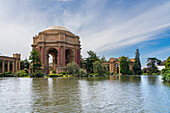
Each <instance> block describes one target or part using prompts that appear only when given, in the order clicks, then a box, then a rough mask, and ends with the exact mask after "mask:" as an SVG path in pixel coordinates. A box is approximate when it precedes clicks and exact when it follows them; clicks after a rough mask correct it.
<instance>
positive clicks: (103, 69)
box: [93, 61, 107, 75]
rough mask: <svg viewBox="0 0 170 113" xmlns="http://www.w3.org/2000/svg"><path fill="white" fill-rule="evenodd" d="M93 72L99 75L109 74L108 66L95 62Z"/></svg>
mask: <svg viewBox="0 0 170 113" xmlns="http://www.w3.org/2000/svg"><path fill="white" fill-rule="evenodd" d="M93 71H94V73H98V74H99V75H104V74H106V73H107V66H106V65H105V64H102V63H101V62H99V61H95V62H93Z"/></svg>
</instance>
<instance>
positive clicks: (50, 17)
mask: <svg viewBox="0 0 170 113" xmlns="http://www.w3.org/2000/svg"><path fill="white" fill-rule="evenodd" d="M50 26H63V27H66V28H67V29H69V30H70V31H71V32H72V33H74V34H76V35H78V36H80V41H81V48H82V50H81V54H82V56H83V57H84V58H85V57H87V56H88V55H87V51H89V50H93V51H95V52H97V55H98V56H101V57H102V56H105V57H106V59H107V60H109V58H111V57H112V58H118V57H120V56H123V55H124V56H128V57H129V58H134V57H135V52H136V49H139V52H140V59H141V63H142V66H143V67H145V66H146V61H147V58H148V57H157V58H158V59H160V60H166V59H167V58H168V56H170V0H0V39H1V41H0V53H1V55H5V56H12V54H13V53H21V56H22V59H25V58H29V55H30V51H31V44H32V42H33V40H32V37H33V36H34V35H38V33H39V32H41V31H43V30H44V29H46V28H48V27H50Z"/></svg>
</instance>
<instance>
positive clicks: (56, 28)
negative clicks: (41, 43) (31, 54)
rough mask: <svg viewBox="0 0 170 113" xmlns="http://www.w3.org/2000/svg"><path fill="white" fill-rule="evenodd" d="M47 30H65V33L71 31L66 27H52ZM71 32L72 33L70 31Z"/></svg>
mask: <svg viewBox="0 0 170 113" xmlns="http://www.w3.org/2000/svg"><path fill="white" fill-rule="evenodd" d="M46 30H63V31H69V30H68V29H67V28H65V27H62V26H51V27H48V28H47V29H45V31H46ZM69 32H70V31H69Z"/></svg>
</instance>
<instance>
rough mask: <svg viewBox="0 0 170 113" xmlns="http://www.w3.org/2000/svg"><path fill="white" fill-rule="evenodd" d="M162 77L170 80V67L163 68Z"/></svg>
mask: <svg viewBox="0 0 170 113" xmlns="http://www.w3.org/2000/svg"><path fill="white" fill-rule="evenodd" d="M162 79H163V80H164V81H168V82H170V69H163V70H162Z"/></svg>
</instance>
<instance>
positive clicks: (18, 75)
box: [15, 70, 28, 77]
mask: <svg viewBox="0 0 170 113" xmlns="http://www.w3.org/2000/svg"><path fill="white" fill-rule="evenodd" d="M15 76H16V77H25V76H28V73H27V72H26V71H24V70H20V71H17V72H16V73H15Z"/></svg>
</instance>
